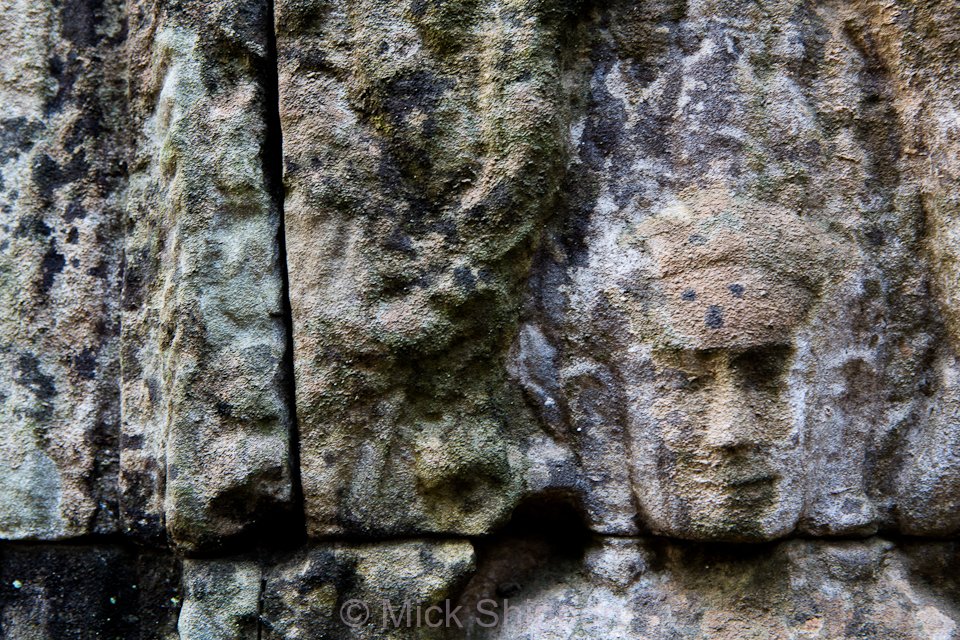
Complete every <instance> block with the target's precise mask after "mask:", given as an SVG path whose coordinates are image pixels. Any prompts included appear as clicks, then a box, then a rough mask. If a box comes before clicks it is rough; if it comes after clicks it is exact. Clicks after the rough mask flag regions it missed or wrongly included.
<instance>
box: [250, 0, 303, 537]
mask: <svg viewBox="0 0 960 640" xmlns="http://www.w3.org/2000/svg"><path fill="white" fill-rule="evenodd" d="M266 11H267V16H266V17H267V20H266V23H267V24H266V34H267V56H266V60H265V63H264V70H263V74H262V76H261V77H262V78H263V87H264V104H265V113H264V117H265V120H266V140H265V148H264V173H265V175H266V180H267V187H268V189H269V190H270V194H271V196H272V198H273V201H274V204H275V206H276V208H277V215H278V218H279V224H278V229H277V251H278V260H279V267H280V277H281V278H282V282H281V297H282V298H281V304H282V313H283V322H284V329H285V331H286V345H285V347H284V357H283V365H282V366H283V371H282V376H283V384H284V386H285V395H286V398H287V408H288V410H289V414H290V460H289V464H290V484H291V499H292V503H293V514H292V521H291V522H290V524H291V525H292V526H293V527H294V528H295V529H296V531H297V532H298V533H297V535H296V536H295V537H296V540H291V542H304V541H305V540H306V521H305V512H304V500H303V484H302V482H301V479H300V430H299V422H298V420H297V402H296V400H297V395H296V377H295V374H294V366H293V354H294V351H293V311H292V308H291V305H290V276H289V273H288V272H287V234H286V222H285V211H284V196H285V192H284V185H283V128H282V126H281V123H280V79H279V58H278V56H277V34H276V22H275V20H276V19H275V14H274V0H266Z"/></svg>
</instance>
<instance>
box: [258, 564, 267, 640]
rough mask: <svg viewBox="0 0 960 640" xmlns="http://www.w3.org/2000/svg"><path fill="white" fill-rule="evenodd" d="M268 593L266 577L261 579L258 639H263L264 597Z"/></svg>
mask: <svg viewBox="0 0 960 640" xmlns="http://www.w3.org/2000/svg"><path fill="white" fill-rule="evenodd" d="M266 593H267V580H266V578H261V579H260V596H259V597H258V598H257V640H263V599H264V596H265V595H266Z"/></svg>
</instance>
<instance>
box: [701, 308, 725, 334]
mask: <svg viewBox="0 0 960 640" xmlns="http://www.w3.org/2000/svg"><path fill="white" fill-rule="evenodd" d="M704 324H706V325H707V326H708V327H710V328H711V329H719V328H720V327H722V326H723V307H720V306H718V305H715V304H712V305H710V306H709V307H708V308H707V315H706V317H705V318H704Z"/></svg>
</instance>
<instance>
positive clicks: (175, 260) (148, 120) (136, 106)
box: [121, 2, 292, 548]
mask: <svg viewBox="0 0 960 640" xmlns="http://www.w3.org/2000/svg"><path fill="white" fill-rule="evenodd" d="M128 12H129V15H130V16H131V17H135V18H136V21H135V23H134V25H133V29H132V30H131V34H130V39H131V44H130V47H129V54H130V56H131V60H132V68H131V81H130V83H131V91H132V100H133V104H132V108H133V110H134V112H135V114H136V116H137V119H136V122H137V124H138V127H139V129H138V131H137V133H138V136H137V142H136V147H135V159H134V160H133V161H132V163H131V177H130V182H129V190H128V194H127V198H128V200H127V215H128V219H129V228H128V230H127V235H126V247H125V249H126V259H127V262H126V271H125V275H124V283H123V441H122V446H123V450H122V455H121V464H122V473H121V490H122V492H123V500H122V502H123V515H124V524H125V528H126V529H127V530H128V531H130V532H132V533H136V534H137V535H141V536H145V537H147V538H155V539H156V538H158V537H161V538H162V536H163V534H164V528H165V529H166V531H167V532H168V533H169V535H170V537H171V538H172V540H173V541H174V542H175V543H177V544H180V545H183V546H185V547H188V548H196V547H203V546H211V545H215V544H218V543H220V542H222V541H223V540H225V539H229V538H231V537H234V536H237V535H241V534H244V533H247V532H249V531H250V530H251V529H254V528H256V527H257V526H258V525H260V524H262V522H263V521H264V519H269V518H271V517H273V516H274V515H275V514H276V513H277V512H278V511H282V510H285V509H287V508H288V503H289V501H290V499H291V491H292V489H291V482H290V428H291V425H290V412H289V407H288V404H287V397H286V387H287V384H288V381H287V380H286V376H285V370H284V365H283V358H284V349H285V341H286V334H285V328H284V321H283V317H282V316H283V312H282V299H281V296H282V279H281V271H280V265H279V255H280V249H279V245H278V231H279V223H280V221H279V215H280V214H279V211H278V209H277V205H276V202H275V201H274V194H273V192H272V191H271V184H270V178H269V175H268V171H269V167H268V166H267V162H268V159H269V158H268V154H269V149H268V148H267V144H268V141H267V105H266V102H265V100H266V95H267V88H266V84H265V83H266V81H267V79H268V78H269V74H268V73H267V70H266V64H267V60H266V56H267V53H268V51H267V47H268V39H267V32H266V29H267V26H268V24H269V18H268V12H267V5H266V3H253V4H250V3H242V2H226V3H217V4H215V5H214V6H212V7H210V6H208V5H206V4H204V3H185V4H183V5H176V6H174V5H171V6H169V7H154V6H152V5H151V4H150V3H142V4H139V5H133V6H130V7H129V8H128Z"/></svg>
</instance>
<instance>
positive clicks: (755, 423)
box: [635, 192, 828, 540]
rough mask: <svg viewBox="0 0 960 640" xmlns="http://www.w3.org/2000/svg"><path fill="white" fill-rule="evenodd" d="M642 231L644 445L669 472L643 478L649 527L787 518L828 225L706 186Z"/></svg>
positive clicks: (730, 533)
mask: <svg viewBox="0 0 960 640" xmlns="http://www.w3.org/2000/svg"><path fill="white" fill-rule="evenodd" d="M639 235H640V238H641V241H642V242H643V243H644V244H645V246H646V249H647V251H648V253H649V255H650V256H651V258H652V267H653V268H652V271H653V273H654V277H653V278H652V280H651V288H652V290H653V291H655V292H656V302H655V304H652V305H648V307H647V309H646V310H645V312H644V313H643V320H642V321H641V322H638V323H637V325H636V328H637V329H638V330H639V331H640V332H641V336H640V337H641V339H642V340H643V341H647V340H649V341H651V342H652V344H653V346H652V349H651V351H650V354H651V356H650V357H651V360H652V369H653V371H654V377H655V384H654V389H655V391H654V392H653V395H652V397H651V398H650V399H649V401H648V403H647V406H646V408H645V414H646V416H645V422H646V424H647V425H648V429H647V432H646V435H647V436H652V437H653V439H654V440H655V444H654V445H653V446H646V447H637V448H635V449H636V450H638V454H637V455H639V456H641V457H643V456H646V457H647V458H648V459H646V460H641V461H639V462H640V465H639V466H640V467H641V468H646V469H650V470H655V474H656V476H657V477H658V478H660V480H659V487H658V488H657V489H656V491H651V490H647V489H646V488H645V487H644V488H641V487H639V486H638V487H636V489H637V493H638V496H639V498H640V503H641V507H642V508H643V510H644V511H645V512H646V513H647V514H648V517H649V520H650V521H651V525H652V526H653V527H654V529H656V530H657V531H658V532H661V533H667V534H670V535H676V536H679V537H692V538H698V539H718V540H724V539H729V540H740V539H765V538H770V537H775V536H776V535H780V534H782V533H786V532H788V531H790V530H791V529H792V528H793V526H794V524H795V522H796V519H797V517H798V515H799V510H800V505H801V503H802V496H801V495H800V491H799V484H800V483H799V480H800V478H799V475H798V474H799V472H800V468H799V464H798V463H799V449H798V448H799V445H800V434H799V432H798V430H797V428H796V426H795V421H794V419H793V412H792V410H791V406H790V403H789V400H788V398H787V397H785V396H786V395H787V394H786V392H784V391H783V389H786V388H788V385H786V384H785V383H784V378H785V377H786V376H787V375H788V373H789V368H790V362H791V356H792V353H793V350H794V347H793V340H794V333H795V330H796V329H797V327H798V325H799V324H800V323H801V321H802V320H803V318H804V317H805V315H806V313H807V311H808V310H809V308H810V306H811V304H812V302H813V300H814V298H815V295H816V289H817V286H818V282H819V280H820V279H821V271H822V265H823V264H824V256H825V255H826V254H827V253H828V252H827V250H826V247H827V242H826V240H825V239H824V233H823V232H822V231H821V230H819V229H817V228H816V227H814V226H813V225H810V224H808V223H805V222H804V221H802V220H801V219H800V218H799V217H798V216H796V215H793V214H790V213H789V212H785V211H780V210H775V209H772V208H770V207H769V206H767V205H764V204H762V203H756V202H749V201H738V200H735V199H733V198H731V197H729V196H727V195H726V194H724V193H722V192H706V193H704V194H698V195H697V196H696V197H695V198H694V199H692V200H688V201H687V202H681V203H679V204H677V205H675V206H673V207H670V208H667V209H665V210H663V211H661V212H660V213H658V214H657V215H656V216H654V217H652V218H650V219H649V220H648V221H646V222H645V223H643V224H642V225H641V227H640V229H639ZM642 334H646V335H642ZM641 476H642V474H641ZM636 482H637V484H638V485H639V484H642V483H643V479H642V477H641V478H637V479H636Z"/></svg>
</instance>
